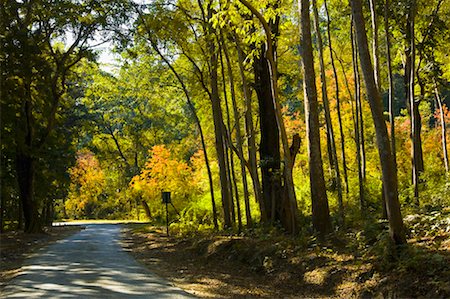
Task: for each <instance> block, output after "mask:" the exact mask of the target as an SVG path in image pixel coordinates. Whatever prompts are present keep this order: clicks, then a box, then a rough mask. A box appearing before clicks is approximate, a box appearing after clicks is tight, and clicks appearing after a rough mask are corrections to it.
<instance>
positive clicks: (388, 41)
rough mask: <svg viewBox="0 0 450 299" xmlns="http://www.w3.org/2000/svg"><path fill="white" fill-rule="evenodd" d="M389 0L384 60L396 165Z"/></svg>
mask: <svg viewBox="0 0 450 299" xmlns="http://www.w3.org/2000/svg"><path fill="white" fill-rule="evenodd" d="M389 15H390V13H389V0H386V2H385V4H384V32H385V35H386V62H387V71H388V81H389V89H388V97H389V123H390V124H391V126H390V131H391V152H392V157H393V159H394V164H395V165H397V151H396V149H395V112H394V82H393V77H392V60H391V32H390V30H389Z"/></svg>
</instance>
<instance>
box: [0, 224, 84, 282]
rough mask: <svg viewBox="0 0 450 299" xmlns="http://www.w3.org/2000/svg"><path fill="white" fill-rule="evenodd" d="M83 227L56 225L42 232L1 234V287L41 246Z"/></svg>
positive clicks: (65, 236)
mask: <svg viewBox="0 0 450 299" xmlns="http://www.w3.org/2000/svg"><path fill="white" fill-rule="evenodd" d="M82 228H83V227H82V226H80V225H70V226H54V227H47V228H45V229H44V232H43V233H42V234H25V233H23V232H19V231H10V232H6V233H2V234H0V257H1V264H0V288H3V287H4V286H5V285H6V283H7V282H8V281H10V280H11V279H12V278H14V277H15V276H16V275H17V274H18V273H19V270H20V267H21V266H22V265H23V261H24V260H25V259H26V258H28V257H30V256H31V255H32V254H33V253H35V252H36V251H37V250H38V249H39V248H42V247H43V246H45V245H48V244H51V243H54V242H55V241H57V240H60V239H64V238H67V237H68V236H70V235H72V234H73V233H76V232H78V231H79V230H81V229H82Z"/></svg>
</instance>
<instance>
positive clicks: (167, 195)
mask: <svg viewBox="0 0 450 299" xmlns="http://www.w3.org/2000/svg"><path fill="white" fill-rule="evenodd" d="M162 203H163V204H165V205H166V231H167V236H169V209H168V207H167V206H168V205H169V203H171V200H170V192H167V191H163V192H162Z"/></svg>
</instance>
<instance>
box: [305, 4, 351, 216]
mask: <svg viewBox="0 0 450 299" xmlns="http://www.w3.org/2000/svg"><path fill="white" fill-rule="evenodd" d="M312 7H313V15H314V27H315V34H316V41H317V49H318V53H319V66H320V82H321V86H322V102H323V108H324V112H325V123H326V129H327V148H328V155H329V160H330V167H331V169H332V171H333V175H334V181H335V184H336V189H337V192H338V204H339V218H340V221H341V224H343V223H344V204H343V200H342V180H341V174H340V171H339V162H338V157H337V151H336V141H335V139H334V130H333V123H332V121H331V113H330V103H329V101H328V90H327V78H326V75H325V63H324V59H323V43H322V34H321V33H320V24H319V12H318V9H317V1H316V0H312Z"/></svg>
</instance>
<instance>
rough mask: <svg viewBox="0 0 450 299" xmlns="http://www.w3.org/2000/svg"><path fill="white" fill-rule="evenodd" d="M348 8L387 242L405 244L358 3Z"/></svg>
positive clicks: (388, 146)
mask: <svg viewBox="0 0 450 299" xmlns="http://www.w3.org/2000/svg"><path fill="white" fill-rule="evenodd" d="M351 7H352V15H353V21H354V25H355V31H356V40H357V43H358V51H359V59H360V62H361V69H362V71H363V75H364V82H365V84H366V93H367V97H368V100H369V104H370V108H371V112H372V117H373V120H374V125H375V132H376V138H377V145H378V153H379V157H380V163H381V169H382V180H383V185H384V192H385V199H386V208H387V214H388V220H389V233H390V236H391V239H392V240H393V241H394V242H395V244H398V245H400V244H405V243H406V237H405V231H404V227H403V219H402V215H401V211H400V203H399V200H398V182H397V173H396V171H395V164H394V159H393V157H392V153H391V149H390V141H389V137H388V133H387V128H386V123H385V122H384V117H383V109H382V105H381V98H380V94H379V92H378V87H377V85H376V81H375V77H374V72H373V67H372V62H371V60H370V54H369V49H368V45H367V35H366V30H365V22H364V17H363V13H362V4H361V1H360V0H352V1H351Z"/></svg>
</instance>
